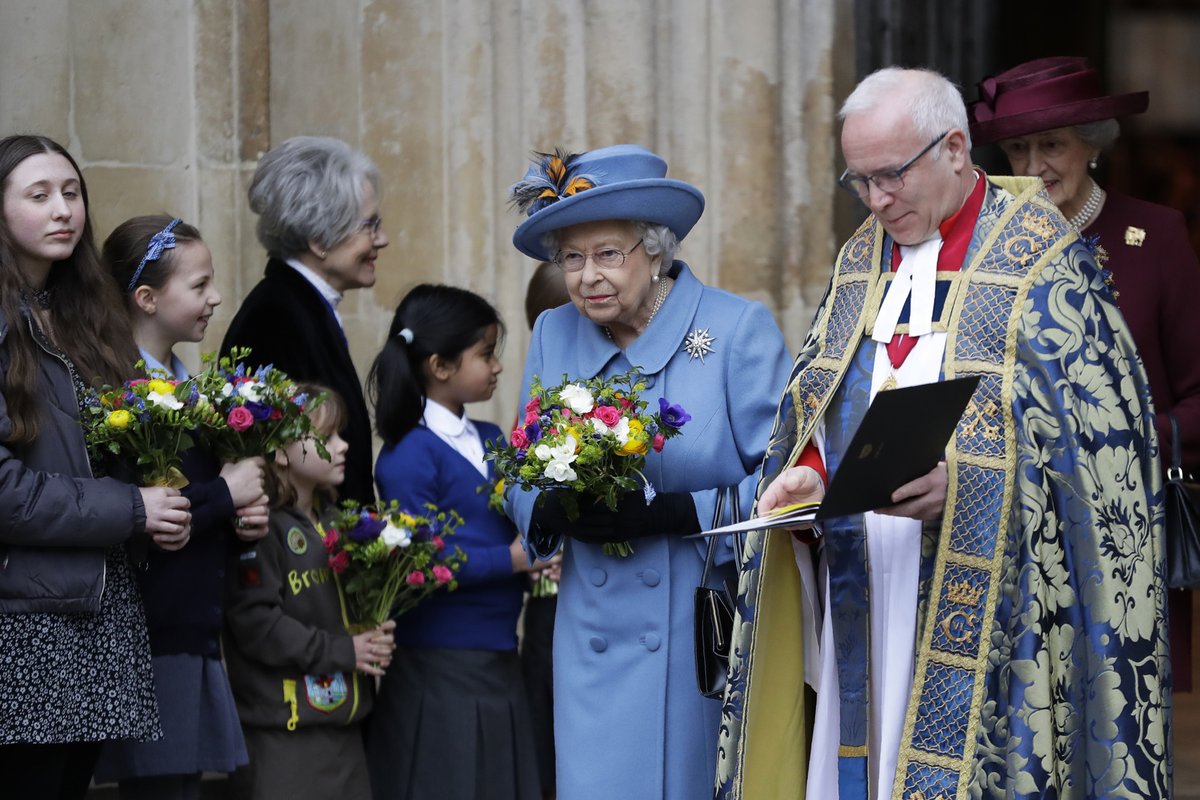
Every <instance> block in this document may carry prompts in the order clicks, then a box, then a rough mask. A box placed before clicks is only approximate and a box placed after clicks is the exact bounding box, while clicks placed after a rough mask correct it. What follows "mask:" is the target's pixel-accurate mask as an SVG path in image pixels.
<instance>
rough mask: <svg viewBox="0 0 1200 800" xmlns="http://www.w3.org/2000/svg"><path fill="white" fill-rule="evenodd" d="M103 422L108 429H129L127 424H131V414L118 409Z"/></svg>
mask: <svg viewBox="0 0 1200 800" xmlns="http://www.w3.org/2000/svg"><path fill="white" fill-rule="evenodd" d="M105 422H106V423H108V427H110V428H117V429H119V430H125V429H126V428H128V427H129V423H131V422H133V414H130V413H129V412H128V411H126V410H125V409H123V408H118V409H117V410H116V411H113V412H112V413H111V414H109V415H108V419H106V420H105Z"/></svg>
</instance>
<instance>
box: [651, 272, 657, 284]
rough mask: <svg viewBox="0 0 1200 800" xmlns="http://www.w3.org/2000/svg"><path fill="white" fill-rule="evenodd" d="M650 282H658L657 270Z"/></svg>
mask: <svg viewBox="0 0 1200 800" xmlns="http://www.w3.org/2000/svg"><path fill="white" fill-rule="evenodd" d="M650 282H651V283H658V273H657V272H656V273H654V274H653V275H651V276H650Z"/></svg>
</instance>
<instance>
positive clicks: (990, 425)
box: [961, 398, 1000, 442]
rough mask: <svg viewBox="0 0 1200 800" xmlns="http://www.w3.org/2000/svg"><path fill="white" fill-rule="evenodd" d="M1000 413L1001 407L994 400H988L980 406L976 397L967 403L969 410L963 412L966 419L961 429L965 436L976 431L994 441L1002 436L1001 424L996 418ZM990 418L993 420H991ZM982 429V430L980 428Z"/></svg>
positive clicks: (971, 434)
mask: <svg viewBox="0 0 1200 800" xmlns="http://www.w3.org/2000/svg"><path fill="white" fill-rule="evenodd" d="M999 413H1000V407H999V406H998V405H996V402H995V401H994V400H988V401H987V402H986V403H984V404H983V405H982V406H980V405H979V404H978V403H977V402H976V401H975V399H974V398H972V399H971V402H969V403H967V410H966V411H965V412H963V419H964V420H965V421H964V422H963V423H962V425H961V430H962V432H963V435H964V436H974V435H975V432H976V431H979V435H980V436H982V437H983V438H984V439H986V440H987V441H989V442H994V441H996V440H997V439H999V438H1000V425H999V424H998V423H996V422H994V420H995V419H996V417H997V416H998V415H999ZM989 420H993V421H992V422H989ZM980 429H982V430H980Z"/></svg>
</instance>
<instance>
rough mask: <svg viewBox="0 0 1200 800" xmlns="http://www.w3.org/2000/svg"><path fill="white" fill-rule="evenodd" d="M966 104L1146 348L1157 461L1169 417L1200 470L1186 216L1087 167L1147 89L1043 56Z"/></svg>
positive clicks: (1173, 600) (1168, 452)
mask: <svg viewBox="0 0 1200 800" xmlns="http://www.w3.org/2000/svg"><path fill="white" fill-rule="evenodd" d="M979 89H980V99H979V101H978V102H976V103H973V104H972V106H971V116H972V121H971V131H972V134H973V135H974V136H975V140H976V142H978V143H980V144H985V143H988V142H997V143H999V146H1000V149H1001V150H1002V151H1003V152H1004V155H1005V156H1007V157H1008V162H1009V164H1010V165H1011V166H1012V170H1013V174H1015V175H1033V176H1036V177H1039V178H1041V179H1042V180H1043V181H1045V183H1046V191H1047V192H1049V194H1050V199H1051V200H1053V201H1054V203H1055V204H1056V205H1057V206H1058V208H1059V210H1060V211H1062V213H1063V216H1065V217H1066V218H1067V221H1068V222H1069V223H1070V224H1071V225H1072V226H1073V227H1074V228H1075V229H1076V230H1078V231H1079V233H1080V235H1081V236H1083V237H1085V238H1087V239H1089V240H1091V241H1093V243H1094V246H1095V247H1094V249H1095V254H1096V263H1097V264H1099V265H1100V266H1101V267H1104V268H1105V269H1107V270H1109V272H1110V273H1111V281H1112V283H1113V286H1114V288H1115V289H1116V297H1117V303H1118V305H1119V306H1120V307H1121V313H1122V315H1124V317H1125V321H1126V323H1128V325H1129V330H1130V333H1132V334H1133V340H1134V343H1135V344H1136V345H1137V347H1138V351H1139V352H1140V353H1141V356H1142V363H1143V365H1144V366H1145V368H1146V375H1147V376H1148V377H1149V378H1150V391H1151V394H1152V395H1153V398H1154V407H1155V414H1156V423H1157V428H1158V441H1159V445H1160V451H1159V453H1160V456H1161V458H1162V463H1163V468H1164V470H1165V469H1166V468H1167V467H1168V466H1170V464H1171V461H1172V457H1173V455H1175V454H1174V453H1173V451H1172V447H1173V444H1172V432H1171V417H1172V416H1173V417H1174V418H1175V421H1176V423H1177V424H1178V430H1179V442H1180V452H1179V453H1178V456H1179V460H1180V462H1181V463H1182V465H1183V468H1184V471H1185V472H1188V473H1190V474H1193V475H1195V474H1200V358H1198V357H1197V356H1196V351H1195V347H1196V342H1200V315H1197V314H1196V313H1195V310H1194V308H1193V305H1194V304H1195V298H1197V297H1200V263H1198V262H1197V260H1196V252H1195V251H1194V250H1193V249H1192V246H1191V242H1190V241H1189V239H1188V233H1187V228H1186V226H1185V224H1184V220H1183V215H1182V214H1180V212H1178V211H1176V210H1175V209H1172V208H1167V207H1166V206H1160V205H1155V204H1153V203H1146V202H1143V201H1141V200H1136V199H1134V198H1132V197H1128V196H1126V195H1124V194H1120V193H1118V192H1114V191H1111V190H1109V191H1106V190H1104V189H1102V188H1101V187H1100V185H1099V184H1098V183H1097V182H1096V180H1095V179H1094V178H1093V177H1092V176H1091V175H1090V173H1089V169H1091V170H1094V169H1095V168H1096V166H1097V160H1098V159H1099V157H1100V154H1101V153H1102V152H1103V151H1105V150H1106V149H1108V148H1109V147H1110V146H1111V145H1112V143H1113V142H1114V141H1115V140H1116V138H1117V134H1118V132H1119V130H1120V128H1119V126H1118V124H1117V121H1116V119H1115V118H1116V117H1121V116H1125V115H1127V114H1140V113H1141V112H1143V111H1145V110H1146V107H1147V106H1148V105H1149V102H1150V99H1149V93H1148V92H1134V93H1132V94H1123V95H1115V96H1106V95H1104V94H1102V92H1101V80H1100V74H1099V73H1098V72H1097V71H1096V70H1094V69H1091V68H1089V67H1088V64H1087V62H1086V61H1085V60H1084V59H1082V58H1075V57H1053V58H1041V59H1037V60H1036V61H1030V62H1027V63H1025V64H1019V65H1017V66H1015V67H1013V68H1012V69H1010V70H1008V71H1006V72H1002V73H1000V74H999V75H996V76H995V77H990V78H986V79H984V80H983V82H981V83H980V84H979ZM1169 618H1170V626H1171V663H1172V669H1171V678H1172V681H1173V684H1174V690H1175V691H1177V692H1178V691H1185V692H1186V691H1191V688H1192V659H1191V649H1192V648H1191V627H1192V600H1191V594H1190V593H1189V592H1183V591H1172V592H1171V594H1170V608H1169Z"/></svg>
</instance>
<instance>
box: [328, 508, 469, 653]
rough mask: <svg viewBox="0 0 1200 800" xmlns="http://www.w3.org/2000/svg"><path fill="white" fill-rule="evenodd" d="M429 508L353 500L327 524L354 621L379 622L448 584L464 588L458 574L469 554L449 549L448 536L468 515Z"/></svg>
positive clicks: (365, 624) (334, 560)
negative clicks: (420, 511) (413, 510)
mask: <svg viewBox="0 0 1200 800" xmlns="http://www.w3.org/2000/svg"><path fill="white" fill-rule="evenodd" d="M426 512H427V513H426V514H423V515H420V514H411V513H409V512H407V511H402V510H401V509H400V505H399V503H397V502H396V501H395V500H393V501H391V502H390V503H383V502H377V503H375V504H374V505H371V506H360V505H359V504H358V503H356V502H354V501H353V500H347V501H345V502H344V503H342V507H341V509H340V510H339V511H338V513H337V514H335V515H334V517H333V519H332V520H331V521H330V522H329V523H328V524H326V525H323V526H321V528H320V533H321V536H322V537H323V538H324V540H325V552H326V553H328V554H329V567H330V568H331V569H332V570H333V572H334V574H335V575H337V576H338V579H339V580H340V581H341V585H342V588H343V589H344V590H345V593H346V611H347V616H348V618H349V619H350V621H351V623H352V624H353V625H355V626H361V627H363V628H364V629H367V628H374V627H377V626H379V625H382V624H383V623H384V622H385V621H386V620H388V619H389V618H392V617H396V616H399V615H400V614H403V613H404V612H406V611H408V610H410V609H412V608H413V607H414V606H416V605H417V603H419V602H421V600H423V599H424V598H425V597H426V596H428V595H429V594H430V593H432V592H433V591H434V590H436V589H438V588H440V587H442V586H445V587H446V588H448V589H450V590H454V589H456V588H458V581H457V580H456V579H455V577H454V576H455V573H457V572H458V570H459V568H460V567H461V566H462V563H463V562H464V561H466V560H467V556H466V554H465V553H463V551H462V550H460V549H459V548H458V547H454V548H452V549H449V550H447V548H446V537H448V536H452V535H453V534H454V531H455V529H457V528H458V526H459V525H461V524H462V517H460V516H459V515H458V513H457V512H455V511H439V510H438V509H437V508H436V507H434V506H428V507H427V508H426Z"/></svg>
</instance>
